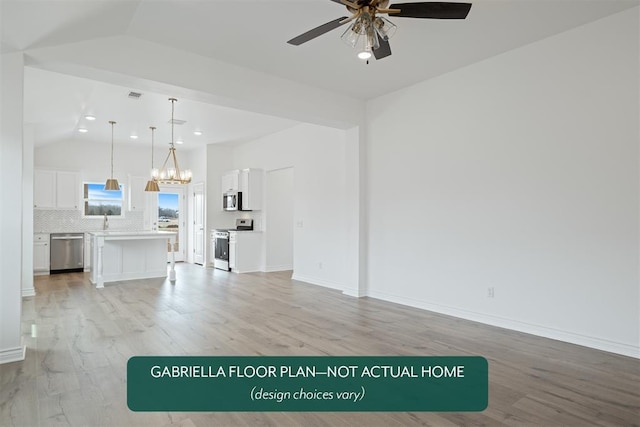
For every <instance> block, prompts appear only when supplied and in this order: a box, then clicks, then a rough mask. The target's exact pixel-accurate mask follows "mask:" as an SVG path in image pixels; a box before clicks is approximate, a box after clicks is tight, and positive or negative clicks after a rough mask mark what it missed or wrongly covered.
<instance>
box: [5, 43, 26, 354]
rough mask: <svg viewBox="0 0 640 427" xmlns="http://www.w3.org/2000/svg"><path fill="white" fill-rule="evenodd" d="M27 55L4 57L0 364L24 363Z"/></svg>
mask: <svg viewBox="0 0 640 427" xmlns="http://www.w3.org/2000/svg"><path fill="white" fill-rule="evenodd" d="M23 76H24V56H23V54H22V53H21V52H18V53H9V54H3V55H1V57H0V182H1V183H2V185H0V363H8V362H14V361H18V360H24V353H25V347H24V345H23V344H22V337H21V332H20V331H21V330H20V320H21V319H20V317H21V314H22V290H21V288H22V283H21V282H22V280H21V278H22V245H23V243H22V210H23V205H22V157H23V153H22V126H23V117H22V109H23V84H24V77H23Z"/></svg>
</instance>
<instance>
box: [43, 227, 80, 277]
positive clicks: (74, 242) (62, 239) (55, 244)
mask: <svg viewBox="0 0 640 427" xmlns="http://www.w3.org/2000/svg"><path fill="white" fill-rule="evenodd" d="M50 248H51V267H50V270H51V273H69V272H73V271H83V270H84V234H83V233H52V234H51V246H50Z"/></svg>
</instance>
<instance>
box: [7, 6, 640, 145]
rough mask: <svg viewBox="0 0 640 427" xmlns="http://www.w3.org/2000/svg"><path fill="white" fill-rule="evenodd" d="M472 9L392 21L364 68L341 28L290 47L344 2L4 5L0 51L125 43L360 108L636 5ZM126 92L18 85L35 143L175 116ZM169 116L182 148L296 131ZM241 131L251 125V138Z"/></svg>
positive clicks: (99, 85) (246, 117) (163, 100)
mask: <svg viewBox="0 0 640 427" xmlns="http://www.w3.org/2000/svg"><path fill="white" fill-rule="evenodd" d="M392 3H393V2H392ZM472 3H473V5H472V8H471V11H470V13H469V15H468V17H467V19H465V20H459V21H458V20H456V21H451V20H433V19H408V18H391V17H390V18H389V19H390V20H391V21H393V22H394V23H395V24H396V25H397V26H398V30H397V33H396V34H395V36H394V37H393V38H392V39H391V40H390V43H391V50H392V55H391V56H390V57H387V58H385V59H382V60H379V61H376V60H371V61H370V62H369V63H368V64H366V63H365V62H363V61H362V60H360V59H358V58H357V57H356V55H355V53H356V52H355V51H354V50H353V49H352V48H351V47H349V46H347V45H346V44H344V42H342V40H341V39H340V35H341V34H342V32H343V31H344V29H346V26H344V28H339V29H336V30H333V31H331V32H329V33H327V34H324V35H322V36H320V37H318V38H317V39H314V40H311V41H309V42H308V43H305V44H303V45H301V46H292V45H289V44H287V43H286V41H287V40H289V39H291V38H292V37H294V36H297V35H299V34H301V33H303V32H305V31H307V30H309V29H311V28H314V27H316V26H318V25H320V24H323V23H325V22H328V21H331V20H333V19H335V18H338V17H341V16H348V15H349V13H348V12H347V10H346V9H345V7H344V6H343V5H341V4H339V3H337V2H335V1H329V0H297V1H275V0H254V1H249V0H233V1H219V0H209V1H188V0H186V1H185V0H167V1H163V0H123V1H111V0H92V1H63V0H48V1H32V0H15V1H14V0H2V2H1V5H0V13H1V24H2V25H1V27H2V29H1V31H2V33H1V37H2V38H1V42H2V43H1V49H2V52H3V53H4V52H12V51H25V52H29V51H30V50H33V49H39V48H47V47H52V46H59V45H65V44H70V43H75V42H80V41H86V40H93V39H101V38H105V37H114V36H126V37H130V38H131V39H136V40H144V41H148V42H152V43H155V44H159V45H163V46H167V47H171V48H175V49H179V50H183V51H187V52H191V53H194V54H197V55H199V56H202V57H207V58H211V59H215V60H217V61H222V62H225V63H228V64H233V65H236V66H240V67H243V68H247V69H251V70H256V71H259V72H262V73H265V74H268V75H273V76H275V77H278V78H284V79H288V80H291V81H295V82H298V83H301V84H304V85H308V86H313V87H317V88H320V89H323V90H327V91H331V92H334V93H336V94H341V95H342V96H344V95H346V96H349V97H351V98H355V99H358V100H367V99H371V98H375V97H377V96H380V95H382V94H385V93H388V92H391V91H394V90H398V89H400V88H403V87H407V86H409V85H412V84H415V83H418V82H420V81H423V80H426V79H430V78H433V77H436V76H438V75H441V74H443V73H447V72H449V71H452V70H455V69H457V68H460V67H464V66H466V65H469V64H472V63H475V62H478V61H482V60H483V59H486V58H490V57H492V56H495V55H498V54H500V53H502V52H506V51H508V50H511V49H515V48H518V47H520V46H523V45H526V44H529V43H532V42H535V41H536V40H540V39H543V38H546V37H549V36H552V35H554V34H557V33H560V32H563V31H566V30H569V29H571V28H574V27H577V26H580V25H583V24H585V23H588V22H591V21H594V20H597V19H600V18H602V17H605V16H608V15H611V14H614V13H617V12H620V11H622V10H625V9H628V8H631V7H634V6H637V5H638V4H639V2H638V0H477V1H472ZM612 48H615V47H612ZM131 89H135V88H131V87H125V86H122V87H118V86H117V85H113V84H110V83H105V82H100V81H96V80H91V79H82V78H78V77H77V76H68V75H63V74H58V73H52V72H51V71H48V70H41V69H38V68H37V66H36V67H34V68H32V69H28V70H27V73H26V76H25V121H27V122H29V123H33V124H34V125H36V126H40V127H41V128H42V127H44V129H49V130H50V132H48V133H47V132H44V133H43V132H41V133H40V136H39V138H38V139H39V140H38V141H37V143H46V142H52V141H56V140H60V139H64V138H69V137H72V135H73V137H79V136H77V128H78V127H79V126H83V124H82V123H81V121H82V118H81V117H80V116H79V115H80V114H81V112H86V111H87V109H89V110H94V114H95V115H97V116H98V117H99V120H101V124H102V125H103V126H102V127H103V129H102V130H101V131H97V132H96V133H95V134H94V135H96V137H99V138H101V139H104V137H105V135H107V134H109V135H110V130H109V129H108V125H106V124H105V123H106V121H107V120H110V119H111V118H110V117H108V116H109V114H110V113H111V112H112V111H127V114H126V117H127V119H126V120H127V123H123V129H122V132H126V133H127V134H129V133H139V134H141V135H140V136H141V137H144V135H143V133H144V132H148V126H149V122H150V121H153V120H156V121H158V119H157V117H162V118H163V121H162V122H161V123H160V122H158V123H157V126H158V127H159V128H160V127H161V126H163V125H164V126H166V121H167V120H168V119H169V115H170V105H169V103H168V101H167V97H168V96H167V95H171V94H166V93H145V95H144V98H141V100H140V101H136V102H138V104H132V101H131V100H130V99H128V98H127V97H126V94H127V93H128V91H129V90H131ZM80 103H82V105H80ZM136 105H137V106H136ZM141 105H144V107H141ZM176 118H179V119H184V120H187V125H185V126H184V127H183V128H181V131H184V132H185V135H187V134H188V135H189V136H182V135H181V136H179V137H182V138H183V139H185V148H187V146H190V147H193V146H198V145H201V144H204V143H212V142H223V141H238V140H246V139H249V138H253V137H256V136H260V135H263V134H268V133H271V132H275V131H277V130H280V129H284V128H286V127H289V126H292V125H295V124H296V122H295V121H292V120H289V119H284V118H278V117H273V116H269V115H261V114H257V113H249V112H246V111H242V110H239V109H232V108H228V107H221V106H216V105H211V104H207V103H202V102H198V101H195V100H191V99H181V100H179V102H178V104H176ZM247 123H251V124H252V125H251V129H249V128H248V127H247V125H246V124H247ZM196 128H199V129H196ZM96 130H97V129H96ZM194 130H201V131H202V132H203V137H204V138H194V137H193V133H192V132H193V131H194ZM163 132H164V131H163ZM83 137H84V138H89V136H83ZM127 137H128V135H127ZM163 137H166V135H163ZM147 140H148V137H147Z"/></svg>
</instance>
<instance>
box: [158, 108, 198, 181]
mask: <svg viewBox="0 0 640 427" xmlns="http://www.w3.org/2000/svg"><path fill="white" fill-rule="evenodd" d="M169 101H171V143H170V144H169V154H167V158H166V159H165V161H164V163H163V164H162V167H161V168H160V170H157V169H152V170H151V179H152V180H153V181H155V182H156V183H160V184H188V183H190V182H191V171H190V170H189V169H185V170H180V166H179V165H178V159H177V157H176V147H175V145H174V139H173V125H174V120H173V111H174V104H175V102H176V101H177V99H175V98H169Z"/></svg>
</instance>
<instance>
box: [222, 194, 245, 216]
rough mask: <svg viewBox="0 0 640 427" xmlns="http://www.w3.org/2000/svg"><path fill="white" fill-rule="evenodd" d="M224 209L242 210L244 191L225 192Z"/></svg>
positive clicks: (223, 196)
mask: <svg viewBox="0 0 640 427" xmlns="http://www.w3.org/2000/svg"><path fill="white" fill-rule="evenodd" d="M222 209H224V210H225V211H241V210H242V191H232V192H227V193H224V194H223V195H222Z"/></svg>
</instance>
